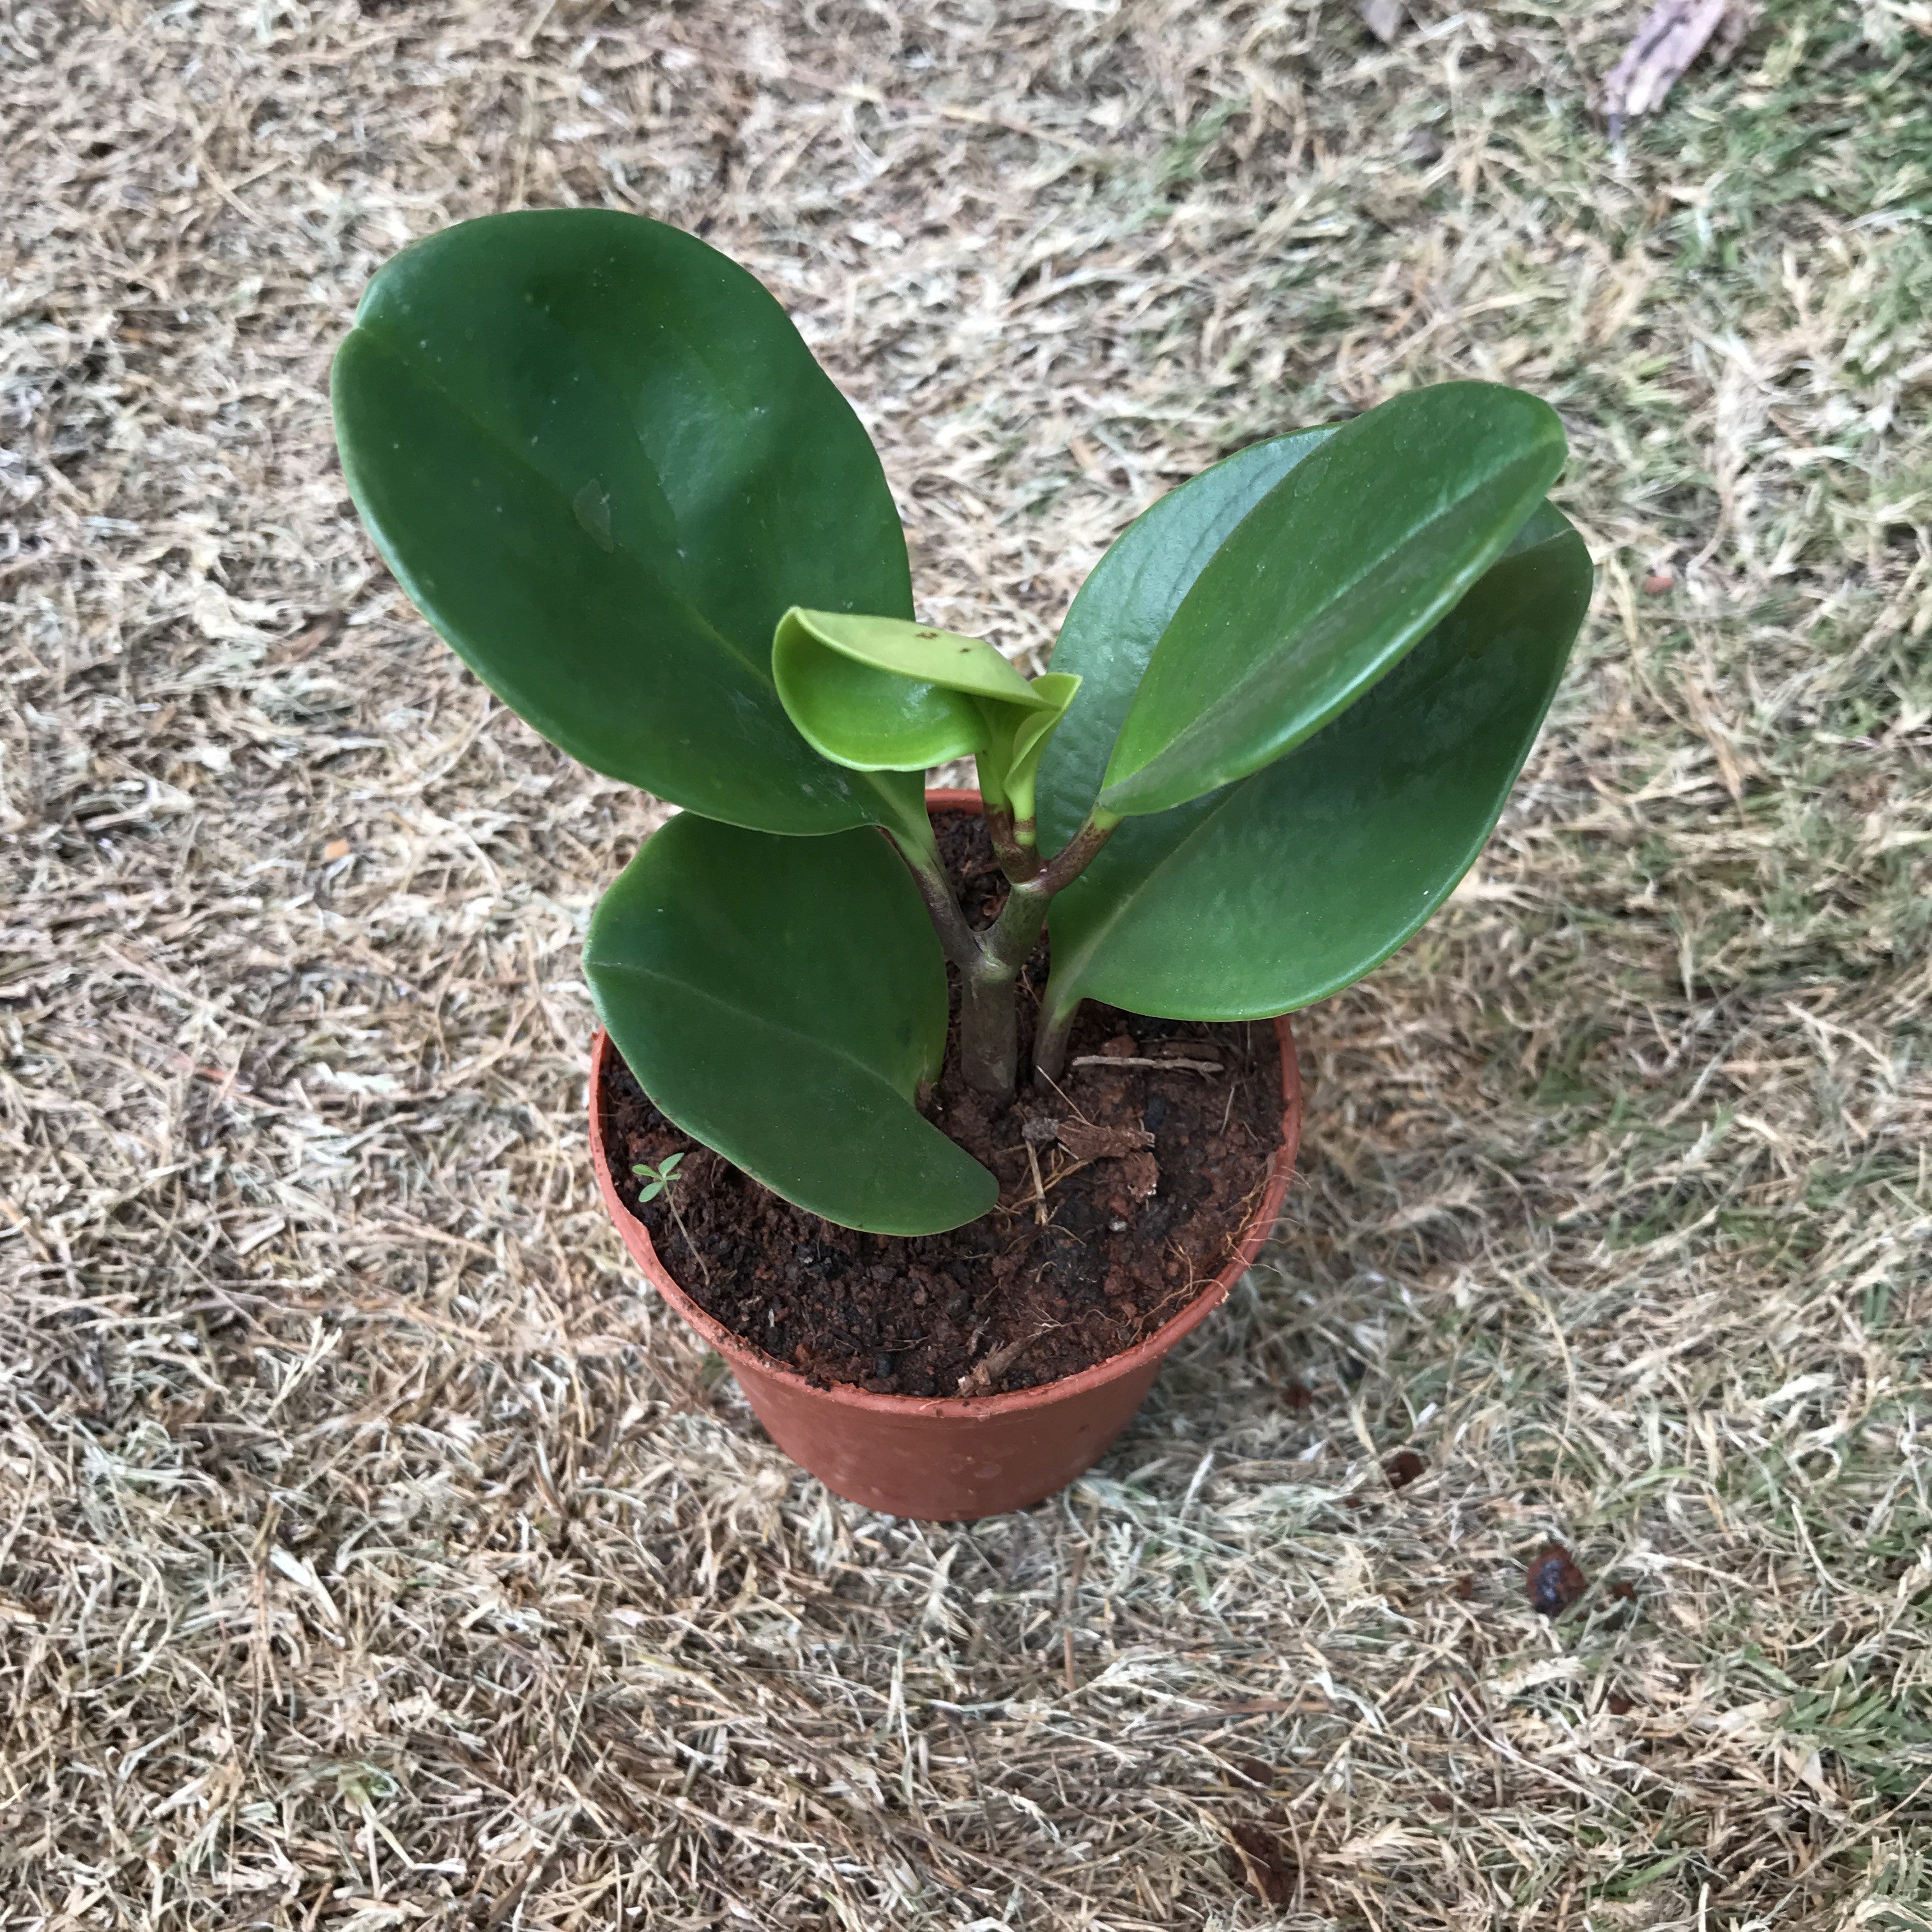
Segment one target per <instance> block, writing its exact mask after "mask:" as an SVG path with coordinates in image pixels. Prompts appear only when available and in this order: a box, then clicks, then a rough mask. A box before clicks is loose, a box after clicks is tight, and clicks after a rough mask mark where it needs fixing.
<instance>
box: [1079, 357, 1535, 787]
mask: <svg viewBox="0 0 1932 1932" xmlns="http://www.w3.org/2000/svg"><path fill="white" fill-rule="evenodd" d="M1563 456H1564V437H1563V426H1562V423H1561V422H1559V419H1558V418H1557V416H1556V412H1555V411H1554V410H1552V409H1551V408H1550V407H1549V406H1548V405H1547V404H1545V403H1542V402H1539V401H1538V400H1537V399H1536V398H1535V397H1533V396H1528V395H1524V394H1523V392H1521V391H1520V390H1517V389H1504V388H1502V387H1501V386H1499V385H1497V384H1495V383H1439V384H1438V385H1436V386H1434V387H1433V388H1430V389H1417V390H1413V391H1411V392H1409V394H1408V395H1401V396H1397V397H1396V398H1394V399H1393V400H1392V401H1389V402H1386V403H1384V404H1382V406H1381V407H1379V408H1377V409H1374V410H1370V411H1369V412H1368V413H1367V415H1365V416H1358V417H1357V418H1356V419H1355V420H1354V421H1353V422H1349V423H1346V424H1345V425H1343V427H1342V428H1340V429H1338V430H1337V431H1336V432H1335V434H1334V435H1333V436H1332V437H1329V438H1328V440H1326V441H1325V442H1324V443H1322V446H1321V448H1320V449H1319V451H1318V452H1315V453H1314V454H1313V455H1312V456H1310V458H1307V460H1304V461H1303V462H1301V463H1298V464H1297V465H1296V466H1295V468H1294V469H1292V471H1290V472H1289V474H1288V475H1287V476H1286V477H1285V478H1283V481H1281V482H1280V483H1279V484H1277V486H1276V487H1275V488H1274V490H1271V491H1270V492H1269V493H1268V495H1267V496H1265V497H1264V498H1263V499H1262V500H1261V502H1259V503H1258V504H1257V505H1256V506H1255V508H1253V510H1251V511H1250V512H1249V514H1247V517H1244V519H1243V520H1242V521H1241V523H1240V524H1239V526H1238V527H1237V528H1236V529H1235V530H1234V532H1232V534H1231V535H1229V538H1228V539H1227V541H1226V542H1225V543H1224V544H1223V545H1222V546H1221V547H1220V550H1218V551H1217V553H1216V554H1215V556H1214V559H1213V560H1212V561H1211V562H1210V563H1209V564H1208V565H1207V567H1206V568H1205V569H1204V570H1203V571H1202V572H1201V574H1200V575H1199V577H1198V578H1197V579H1196V580H1195V583H1194V584H1193V587H1192V588H1191V589H1190V591H1189V592H1188V593H1187V597H1186V598H1184V600H1183V601H1182V603H1181V607H1180V608H1179V609H1178V610H1177V611H1176V612H1175V614H1174V618H1173V620H1172V622H1171V623H1169V625H1168V627H1167V629H1166V631H1165V632H1164V633H1163V635H1162V637H1161V640H1160V643H1159V644H1158V645H1157V646H1156V648H1155V650H1154V655H1153V656H1152V658H1151V659H1150V660H1149V661H1148V667H1147V672H1146V674H1145V676H1144V677H1143V678H1142V680H1141V685H1140V688H1139V691H1136V694H1135V696H1134V701H1133V704H1132V705H1131V706H1130V708H1129V709H1128V712H1127V717H1126V718H1125V719H1124V721H1123V722H1122V724H1121V730H1120V735H1119V736H1118V738H1117V739H1115V743H1114V749H1113V754H1112V757H1111V759H1110V760H1109V763H1108V766H1107V772H1106V783H1105V784H1104V785H1103V788H1102V790H1101V793H1100V803H1101V805H1102V806H1103V808H1105V809H1106V810H1107V811H1112V812H1118V813H1121V814H1129V815H1139V814H1145V813H1148V812H1156V811H1166V810H1167V809H1168V808H1169V807H1171V806H1173V805H1184V804H1186V803H1187V802H1188V801H1189V800H1190V799H1196V798H1199V797H1201V796H1204V795H1205V793H1208V792H1210V791H1212V790H1214V789H1216V788H1217V787H1219V786H1221V785H1224V784H1230V783H1232V781H1235V779H1237V778H1246V777H1247V775H1249V774H1250V772H1255V771H1258V770H1259V769H1261V767H1262V766H1264V765H1265V764H1268V763H1271V762H1272V761H1273V760H1275V759H1277V758H1278V757H1281V756H1282V755H1283V754H1284V753H1285V752H1286V751H1290V750H1292V748H1294V747H1295V745H1298V744H1299V743H1301V742H1302V740H1303V739H1305V738H1307V737H1308V736H1310V735H1311V734H1312V733H1314V732H1316V731H1317V730H1319V729H1320V728H1321V727H1322V725H1323V724H1326V723H1327V722H1328V720H1329V719H1330V718H1333V717H1334V716H1335V715H1337V713H1338V712H1340V711H1341V710H1342V709H1343V708H1344V707H1345V706H1348V705H1349V704H1350V703H1353V702H1354V701H1355V700H1356V699H1357V698H1358V697H1360V696H1361V694H1362V692H1363V691H1365V690H1367V688H1369V687H1370V685H1373V683H1374V682H1375V681H1376V679H1378V678H1379V677H1382V676H1385V674H1386V673H1388V670H1390V668H1391V667H1392V666H1393V665H1394V664H1395V663H1396V662H1397V661H1398V660H1399V659H1400V658H1401V656H1402V655H1403V652H1406V651H1407V650H1408V649H1410V648H1411V647H1412V646H1413V645H1414V644H1415V642H1416V640H1418V638H1420V637H1422V636H1423V635H1424V633H1425V632H1426V631H1427V630H1428V629H1429V628H1430V626H1431V625H1433V624H1434V623H1435V622H1436V621H1437V619H1439V618H1440V617H1442V616H1443V615H1444V614H1445V613H1446V612H1447V611H1448V610H1450V608H1451V607H1452V606H1453V605H1454V604H1455V602H1456V601H1457V598H1460V596H1461V595H1463V592H1465V591H1466V590H1467V589H1469V586H1471V585H1472V584H1473V583H1475V581H1476V580H1477V578H1478V577H1480V576H1481V574H1482V573H1483V572H1484V571H1485V570H1487V568H1489V566H1490V564H1492V563H1493V562H1495V560H1496V558H1497V557H1499V556H1501V555H1502V552H1503V550H1504V547H1505V545H1506V544H1508V542H1509V541H1510V540H1511V538H1512V537H1514V535H1516V533H1517V531H1518V530H1519V529H1521V528H1522V527H1523V522H1524V520H1525V519H1526V517H1528V516H1529V514H1530V512H1531V511H1532V510H1534V509H1535V507H1536V505H1537V504H1538V502H1540V501H1541V499H1542V496H1543V493H1544V490H1546V489H1547V488H1548V487H1549V486H1550V484H1551V483H1552V482H1553V481H1555V479H1556V474H1557V472H1558V471H1559V470H1560V469H1562V466H1563Z"/></svg>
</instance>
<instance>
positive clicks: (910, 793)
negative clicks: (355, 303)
mask: <svg viewBox="0 0 1932 1932" xmlns="http://www.w3.org/2000/svg"><path fill="white" fill-rule="evenodd" d="M332 387H333V393H334V401H335V422H336V434H337V440H338V443H339V445H340V447H341V452H342V461H343V469H344V474H345V475H346V476H347V478H348V482H349V487H350V493H351V495H352V496H353V497H354V498H355V500H356V508H358V509H359V511H361V512H362V517H363V520H364V521H365V523H367V524H368V527H369V529H370V531H371V534H372V535H374V538H375V540H376V543H377V547H378V548H379V549H380V550H381V552H382V553H383V558H384V559H385V561H386V562H387V563H388V564H389V567H390V568H391V569H392V570H393V571H395V574H396V576H397V577H398V580H400V582H401V583H402V585H403V587H404V589H406V590H407V592H409V594H410V596H411V597H412V598H413V599H414V600H415V601H416V605H417V607H418V608H419V609H420V610H422V613H424V615H425V616H427V617H428V619H429V620H430V622H431V623H432V624H434V625H435V626H436V628H437V630H438V631H440V632H441V633H442V634H443V636H444V637H446V639H447V640H449V643H451V644H452V646H454V647H455V649H456V650H457V651H458V652H459V653H460V655H462V656H463V658H464V659H465V661H466V662H467V663H468V664H469V665H470V666H471V667H472V668H473V669H474V670H475V671H476V672H477V673H478V675H479V676H481V678H482V679H484V682H486V683H487V684H488V685H490V688H491V689H492V690H493V691H496V693H497V694H498V695H499V697H502V699H503V700H504V701H505V703H507V704H508V705H509V706H511V708H512V709H514V710H515V711H517V712H518V713H520V715H522V716H523V718H526V719H527V720H528V721H529V723H530V724H532V725H534V726H535V727H536V729H537V730H539V731H541V733H543V734H544V736H545V737H547V738H548V739H550V740H551V741H552V742H553V743H555V744H557V745H561V746H562V748H563V749H564V750H565V751H568V752H569V753H570V754H571V755H572V756H573V757H577V758H579V759H581V760H583V763H586V764H587V765H589V766H593V767H594V768H595V769H597V770H598V771H601V772H607V773H608V774H609V775H610V776H612V777H613V778H622V779H625V780H626V781H628V782H630V783H631V784H637V785H641V786H643V787H646V788H647V789H648V790H651V791H653V792H655V793H658V795H659V796H661V797H664V798H667V799H672V800H673V801H675V802H676V803H678V804H680V805H688V806H689V807H691V808H692V809H694V810H695V811H702V812H703V813H705V814H706V815H707V816H708V817H713V818H720V819H724V820H728V821H730V823H734V824H741V825H748V826H757V827H760V828H761V829H764V830H766V831H771V832H832V831H836V830H838V829H841V827H844V826H855V825H861V824H865V823H891V824H894V825H896V826H902V827H914V826H915V824H916V821H917V820H919V819H920V818H921V817H922V808H921V805H920V802H919V786H918V782H917V781H916V779H913V778H904V777H900V776H897V775H880V776H877V777H863V776H859V775H855V774H854V773H853V772H850V771H848V770H846V769H843V768H841V766H837V765H835V764H833V763H829V762H828V761H827V760H826V759H825V758H823V757H821V756H820V754H818V753H817V752H816V751H814V750H813V749H812V748H811V746H810V745H807V744H806V743H805V742H804V741H803V739H801V738H800V737H799V734H798V733H797V732H796V730H793V727H792V725H791V723H790V720H789V719H788V718H787V717H786V715H785V712H784V706H782V705H781V703H779V701H778V693H777V691H776V689H775V687H774V685H773V682H772V661H771V658H772V629H773V627H774V626H775V625H776V624H777V622H778V619H779V618H780V617H781V616H782V615H783V614H784V612H785V610H787V608H789V607H790V606H791V605H793V604H810V605H812V606H814V607H822V608H823V609H826V610H874V611H882V612H885V613H888V614H893V615H897V614H901V613H902V614H904V616H907V617H910V616H911V614H912V599H911V589H910V579H909V577H908V574H907V563H906V553H905V541H904V535H902V533H901V530H900V528H899V522H898V515H897V513H896V512H895V510H894V508H893V506H892V494H891V492H890V491H889V490H888V489H887V487H886V481H885V477H884V475H883V472H882V471H881V469H880V466H879V460H878V458H877V455H876V453H875V452H874V450H873V448H872V446H871V441H870V440H869V439H868V437H867V436H866V434H865V431H864V429H863V428H862V427H861V425H860V424H859V420H858V419H857V418H856V416H854V415H853V413H852V410H851V409H850V406H849V405H848V404H847V403H846V401H845V400H844V398H843V397H841V395H839V393H838V391H837V389H835V388H834V387H833V386H832V382H831V380H830V379H829V377H827V376H826V374H825V373H824V371H823V370H821V369H820V368H819V367H818V365H817V363H816V362H814V360H813V359H812V357H811V352H810V351H809V350H808V349H807V348H806V347H805V344H804V343H803V342H802V341H801V340H800V339H799V335H798V332H797V331H796V329H793V326H792V325H791V323H790V321H789V320H787V317H786V316H785V313H784V310H783V309H782V308H780V307H779V305H778V303H777V302H775V301H774V300H773V299H772V296H770V295H769V293H767V292H766V290H764V289H763V287H760V285H759V284H758V283H757V281H756V280H754V278H752V277H751V275H748V274H747V273H746V272H745V270H743V269H741V268H739V267H738V266H736V263H733V262H731V261H730V260H727V258H726V257H724V256H722V255H721V254H718V253H717V252H716V251H715V250H713V249H711V248H707V247H706V246H705V245H704V244H703V242H700V241H698V240H697V239H696V238H695V237H694V236H689V235H685V234H682V233H679V231H678V230H677V229H672V228H667V227H664V226H661V225H660V224H658V223H656V222H653V221H647V220H643V218H642V217H639V216H636V215H631V214H619V213H617V212H615V211H611V210H608V209H598V208H551V209H544V210H535V211H526V212H522V213H518V214H499V215H489V216H485V217H483V218H482V219H481V220H474V221H466V222H463V223H460V224H459V225H458V226H455V227H454V228H450V229H445V230H443V232H442V233H440V234H437V235H435V236H431V238H430V239H428V240H427V241H425V242H419V243H417V244H416V245H415V246H414V247H413V248H407V249H405V250H404V251H403V253H402V254H400V255H398V257H395V260H393V261H392V262H390V263H389V264H388V265H387V266H386V267H384V268H383V270H382V271H381V272H380V274H378V275H377V277H376V278H375V279H374V281H373V282H371V284H370V286H369V289H368V293H366V294H365V296H364V297H363V299H362V306H361V308H360V309H359V311H358V312H357V315H356V327H355V329H353V332H351V333H350V335H349V337H348V338H347V340H346V341H344V344H343V345H342V347H341V350H340V351H339V352H338V355H337V356H336V359H335V371H334V376H333V383H332Z"/></svg>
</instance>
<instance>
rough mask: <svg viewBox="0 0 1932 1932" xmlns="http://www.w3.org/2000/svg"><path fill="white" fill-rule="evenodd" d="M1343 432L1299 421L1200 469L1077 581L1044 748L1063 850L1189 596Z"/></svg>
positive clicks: (1051, 836)
mask: <svg viewBox="0 0 1932 1932" xmlns="http://www.w3.org/2000/svg"><path fill="white" fill-rule="evenodd" d="M1334 434H1335V431H1334V429H1333V428H1322V429H1308V430H1300V431H1297V432H1296V433H1295V434H1294V435H1292V436H1280V437H1275V438H1274V440H1272V441H1271V442H1268V443H1256V445H1255V446H1253V448H1252V449H1244V450H1243V451H1241V452H1240V453H1239V454H1238V455H1235V456H1230V457H1228V458H1226V459H1225V460H1223V461H1221V462H1220V463H1216V464H1215V465H1214V467H1213V468H1212V469H1204V470H1203V471H1202V472H1201V474H1200V475H1198V476H1195V477H1191V478H1189V480H1188V481H1187V482H1185V483H1184V484H1181V487H1179V488H1178V489H1177V490H1169V492H1168V493H1167V494H1166V496H1163V497H1162V498H1161V499H1160V502H1157V503H1156V504H1154V506H1153V507H1152V508H1150V509H1147V510H1144V511H1142V513H1141V514H1140V515H1139V516H1138V517H1136V518H1135V519H1134V520H1133V522H1132V523H1130V524H1129V525H1128V526H1127V528H1126V529H1124V530H1123V531H1122V532H1121V534H1120V535H1119V536H1118V537H1117V538H1115V540H1114V542H1113V544H1112V546H1111V547H1110V548H1109V550H1108V551H1107V553H1106V556H1103V557H1102V558H1101V559H1100V562H1098V563H1097V564H1096V565H1094V569H1093V571H1092V574H1091V575H1090V576H1089V577H1088V579H1087V581H1086V582H1085V583H1083V584H1082V586H1080V591H1079V595H1077V596H1076V598H1074V600H1073V608H1072V609H1071V610H1069V611H1068V612H1067V621H1066V622H1065V623H1064V625H1061V631H1060V636H1059V637H1058V640H1056V641H1055V644H1054V646H1053V656H1052V670H1053V671H1055V672H1066V673H1073V675H1076V676H1078V677H1079V679H1081V681H1082V682H1081V685H1080V702H1079V703H1078V704H1077V705H1075V706H1073V707H1072V708H1071V709H1070V711H1069V712H1067V716H1066V717H1065V718H1064V721H1062V723H1061V727H1060V729H1059V730H1058V731H1057V732H1055V734H1054V736H1053V739H1052V743H1051V744H1049V745H1048V746H1047V747H1046V751H1045V753H1044V754H1043V757H1042V758H1041V760H1040V779H1039V807H1040V849H1041V850H1043V851H1046V852H1053V851H1058V850H1059V849H1060V847H1061V846H1063V845H1064V844H1066V843H1067V840H1068V839H1070V838H1072V837H1073V835H1074V833H1075V832H1077V831H1078V830H1079V828H1080V825H1081V822H1082V820H1084V819H1085V817H1086V816H1087V813H1088V808H1090V807H1091V805H1093V803H1094V799H1096V798H1097V796H1099V794H1100V780H1101V775H1102V774H1103V772H1105V771H1106V768H1107V760H1108V759H1109V757H1111V756H1112V753H1113V749H1114V740H1115V738H1116V737H1117V736H1118V735H1119V733H1120V729H1121V721H1123V720H1124V718H1126V716H1127V711H1128V709H1129V707H1130V706H1131V705H1132V704H1133V701H1134V693H1135V692H1136V691H1138V690H1139V688H1140V682H1141V679H1142V676H1143V675H1144V673H1145V672H1146V670H1147V667H1148V659H1149V658H1151V657H1152V656H1153V655H1154V646H1156V645H1157V643H1160V637H1161V633H1162V632H1163V631H1165V630H1166V628H1167V627H1168V625H1169V623H1170V622H1172V619H1173V616H1174V613H1175V611H1177V610H1179V609H1180V607H1181V599H1182V598H1184V597H1185V596H1186V595H1187V593H1188V592H1189V590H1190V589H1192V588H1193V584H1194V580H1195V579H1196V577H1199V575H1200V574H1201V573H1202V571H1203V570H1204V569H1205V568H1206V567H1207V565H1208V562H1209V561H1210V559H1211V558H1212V557H1213V556H1214V553H1215V552H1216V551H1217V550H1219V549H1220V547H1221V545H1222V544H1223V543H1224V542H1225V541H1226V539H1227V538H1228V536H1229V534H1230V533H1231V532H1232V531H1233V529H1235V526H1236V525H1237V524H1238V523H1240V522H1241V519H1242V518H1243V517H1245V516H1246V515H1247V514H1248V512H1249V511H1250V510H1252V509H1253V508H1254V507H1255V505H1256V504H1257V503H1259V502H1260V501H1261V500H1262V498H1263V497H1264V496H1266V495H1267V494H1268V492H1269V491H1270V490H1272V489H1273V488H1274V487H1275V485H1276V484H1277V483H1279V482H1280V481H1281V479H1282V478H1283V477H1284V476H1286V475H1287V474H1288V472H1289V471H1290V470H1291V469H1293V468H1294V467H1295V465H1296V464H1297V463H1299V462H1301V460H1303V459H1304V458H1306V457H1307V456H1308V455H1310V454H1311V453H1312V452H1314V451H1315V450H1316V449H1319V448H1320V447H1321V446H1322V444H1323V443H1325V442H1327V441H1328V438H1329V437H1331V436H1333V435H1334Z"/></svg>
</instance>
